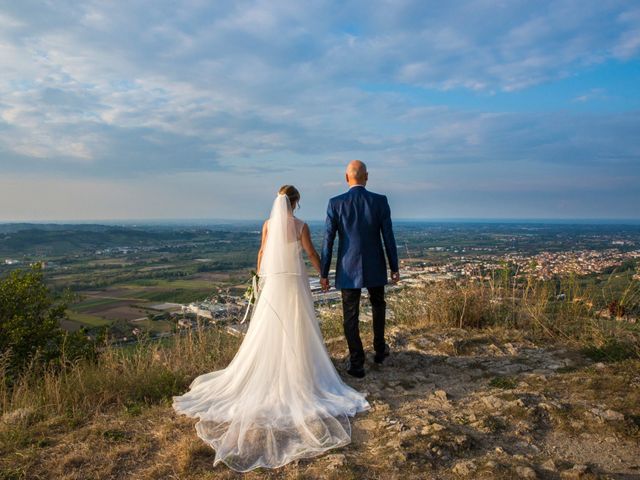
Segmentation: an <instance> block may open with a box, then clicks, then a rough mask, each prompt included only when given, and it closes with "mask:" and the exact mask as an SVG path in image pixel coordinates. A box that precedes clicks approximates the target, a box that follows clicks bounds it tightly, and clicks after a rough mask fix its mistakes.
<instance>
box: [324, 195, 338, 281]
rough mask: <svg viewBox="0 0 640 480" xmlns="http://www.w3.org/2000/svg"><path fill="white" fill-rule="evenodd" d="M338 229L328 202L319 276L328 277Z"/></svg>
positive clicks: (335, 216) (335, 217)
mask: <svg viewBox="0 0 640 480" xmlns="http://www.w3.org/2000/svg"><path fill="white" fill-rule="evenodd" d="M337 231H338V218H337V215H336V213H335V212H334V210H333V205H332V204H331V202H329V206H328V207H327V220H326V221H325V232H324V240H323V242H322V258H321V260H320V276H321V277H322V278H328V277H329V269H330V268H331V256H332V255H333V242H334V241H335V239H336V232H337Z"/></svg>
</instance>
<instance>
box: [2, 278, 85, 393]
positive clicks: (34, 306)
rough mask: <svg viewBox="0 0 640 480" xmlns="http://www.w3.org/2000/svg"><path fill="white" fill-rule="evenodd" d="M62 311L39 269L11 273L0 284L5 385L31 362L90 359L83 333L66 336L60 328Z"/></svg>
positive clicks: (61, 302) (63, 310)
mask: <svg viewBox="0 0 640 480" xmlns="http://www.w3.org/2000/svg"><path fill="white" fill-rule="evenodd" d="M66 308H67V306H66V304H65V302H63V301H57V300H56V299H55V298H54V297H53V295H52V294H51V292H50V291H49V289H48V288H47V287H46V285H45V284H44V282H43V279H42V270H41V268H40V266H34V267H32V268H31V269H30V270H26V271H25V270H15V271H13V272H11V273H9V274H8V275H7V276H6V277H5V278H3V279H1V280H0V356H1V357H2V358H3V359H4V363H5V369H6V372H5V374H6V376H7V377H8V380H9V381H11V379H14V378H15V377H16V376H17V375H18V374H19V373H20V372H21V371H22V370H24V369H25V368H26V367H27V366H28V365H29V364H31V363H34V362H35V363H40V364H50V363H52V362H53V363H59V362H65V361H74V360H76V359H78V358H80V357H91V356H93V355H94V353H95V352H94V349H93V346H92V344H91V343H90V342H89V341H88V340H87V339H86V337H85V335H84V332H82V331H79V332H75V333H67V332H64V331H63V330H62V329H61V328H60V320H61V319H63V318H65V315H66V314H65V311H66ZM6 380H7V378H5V381H6Z"/></svg>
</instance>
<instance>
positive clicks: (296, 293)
mask: <svg viewBox="0 0 640 480" xmlns="http://www.w3.org/2000/svg"><path fill="white" fill-rule="evenodd" d="M302 225H303V224H302V222H301V221H299V220H297V219H296V218H295V217H293V215H292V213H291V207H290V205H289V199H288V198H287V197H286V196H285V195H278V197H277V198H276V199H275V201H274V204H273V208H272V211H271V217H270V218H269V223H268V233H267V240H266V245H265V248H264V250H263V257H262V262H261V265H260V272H259V274H260V283H259V285H260V288H259V294H258V299H257V302H256V305H255V309H254V311H253V315H252V317H251V323H250V325H249V328H248V330H247V334H246V336H245V338H244V340H243V342H242V345H241V346H240V348H239V349H238V352H237V353H236V356H235V357H234V358H233V360H232V361H231V363H230V364H229V365H228V366H227V368H225V369H224V370H219V371H216V372H211V373H207V374H204V375H201V376H199V377H197V378H196V379H195V380H194V381H193V383H192V384H191V386H190V390H189V392H187V393H186V394H184V395H182V396H180V397H174V399H173V408H174V409H175V410H176V411H177V412H179V413H182V414H185V415H188V416H190V417H195V418H198V419H199V422H198V423H197V424H196V431H197V433H198V435H199V436H200V438H202V439H203V440H204V441H205V442H207V443H208V444H209V445H211V447H213V448H214V449H215V450H216V457H215V461H214V465H216V464H218V462H224V463H225V464H227V465H228V466H229V467H231V468H232V469H234V470H236V471H239V472H246V471H249V470H252V469H254V468H258V467H268V468H275V467H280V466H282V465H285V464H286V463H289V462H291V461H293V460H296V459H299V458H303V457H313V456H316V455H320V454H321V453H323V452H325V451H326V450H328V449H331V448H335V447H340V446H343V445H346V444H348V443H349V442H350V441H351V426H350V423H349V418H348V417H349V416H353V415H355V414H356V413H357V412H360V411H364V410H367V409H369V408H370V407H369V403H368V402H367V400H366V399H365V397H364V395H363V394H361V393H359V392H357V391H356V390H354V389H353V388H351V387H349V386H348V385H346V384H345V383H344V382H343V381H342V379H341V378H340V376H339V375H338V373H337V372H336V369H335V368H334V366H333V364H332V363H331V359H330V358H329V354H328V353H327V349H326V347H325V345H324V342H323V339H322V334H321V332H320V329H319V326H318V321H317V319H316V316H315V311H314V308H313V297H312V295H311V290H310V289H309V281H308V277H307V273H306V268H305V265H304V261H303V259H302V255H301V244H300V232H301V230H302V228H301V226H302Z"/></svg>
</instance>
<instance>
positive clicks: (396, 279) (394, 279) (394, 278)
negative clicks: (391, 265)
mask: <svg viewBox="0 0 640 480" xmlns="http://www.w3.org/2000/svg"><path fill="white" fill-rule="evenodd" d="M399 281H400V272H391V283H393V284H394V285H395V284H396V283H398V282H399Z"/></svg>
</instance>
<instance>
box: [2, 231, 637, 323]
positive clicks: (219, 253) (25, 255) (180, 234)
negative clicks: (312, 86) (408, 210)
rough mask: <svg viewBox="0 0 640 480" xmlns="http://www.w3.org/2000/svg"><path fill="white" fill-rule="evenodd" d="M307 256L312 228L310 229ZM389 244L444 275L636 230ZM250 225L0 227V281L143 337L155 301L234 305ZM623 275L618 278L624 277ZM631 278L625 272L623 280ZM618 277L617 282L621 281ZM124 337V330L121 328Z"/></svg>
mask: <svg viewBox="0 0 640 480" xmlns="http://www.w3.org/2000/svg"><path fill="white" fill-rule="evenodd" d="M310 227H311V232H312V238H313V240H314V243H315V245H316V247H317V248H319V247H320V244H321V241H322V229H323V226H322V223H315V222H310ZM395 230H396V239H397V244H398V250H399V254H400V256H401V258H402V259H403V260H404V261H405V262H406V264H411V263H415V264H420V263H422V264H428V265H447V264H451V265H453V266H455V265H457V264H459V263H460V258H462V257H463V256H466V257H470V256H476V257H477V258H482V257H483V256H496V257H497V258H500V256H502V255H512V254H514V253H522V254H530V255H534V254H537V253H539V252H542V251H549V252H562V251H573V250H577V249H594V250H598V249H606V248H610V247H611V245H612V244H613V242H616V245H617V247H616V248H617V249H618V250H620V251H621V252H624V251H629V250H631V249H633V248H634V245H639V244H640V226H638V225H560V224H557V225H556V224H535V223H528V224H518V223H454V222H448V223H447V222H440V223H438V222H396V224H395ZM258 247H259V224H258V223H257V222H245V223H236V224H212V225H200V226H189V225H145V226H109V225H29V224H7V225H0V258H2V256H4V257H5V258H6V259H12V260H11V261H12V262H18V263H12V264H11V265H9V264H6V265H5V264H2V263H0V275H2V274H3V272H6V271H8V270H10V269H13V268H20V267H24V266H25V265H28V264H29V263H31V262H45V263H46V266H45V270H44V271H45V278H46V281H47V282H48V283H49V285H50V286H51V287H52V288H53V289H54V290H55V291H56V292H58V293H59V294H62V293H63V292H64V291H65V290H69V291H70V292H71V294H72V297H73V299H72V301H71V303H70V305H69V319H68V320H65V321H64V322H63V325H64V327H65V328H68V329H71V330H76V329H78V328H80V327H85V328H87V329H89V330H91V329H95V328H101V327H104V326H107V325H120V330H121V331H122V330H123V327H124V326H127V325H128V326H127V328H129V330H131V329H132V328H134V327H138V328H140V327H145V328H147V327H148V328H150V329H151V330H153V331H157V330H159V329H160V330H162V329H164V328H165V327H164V326H162V325H161V324H158V325H157V326H156V325H155V323H154V324H152V325H153V328H151V327H150V326H149V325H148V324H146V323H140V322H138V323H137V324H135V322H134V323H132V321H134V320H138V319H141V318H148V317H149V316H153V315H157V314H159V313H162V310H158V309H155V308H154V306H155V305H157V304H160V303H164V302H170V303H178V304H186V303H190V302H193V301H200V300H203V299H205V298H208V297H211V296H212V295H216V294H221V293H224V294H230V295H235V296H240V295H242V294H243V292H244V291H245V290H246V288H247V286H248V285H247V281H248V279H249V278H250V274H251V273H250V272H251V270H252V269H253V268H255V261H256V254H257V250H258ZM629 272H631V271H630V270H629V271H627V274H628V273H629ZM631 273H632V272H631ZM627 274H623V273H621V274H620V275H623V278H620V279H619V281H618V278H617V277H611V278H608V277H607V276H606V275H602V276H597V275H595V276H593V275H592V276H590V277H584V278H581V279H580V282H583V283H593V284H596V285H599V284H600V283H601V282H608V283H609V288H610V289H612V290H614V289H618V290H619V289H622V288H624V285H625V282H626V283H628V278H627V277H628V275H627ZM625 275H627V277H625ZM125 330H126V328H125Z"/></svg>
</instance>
